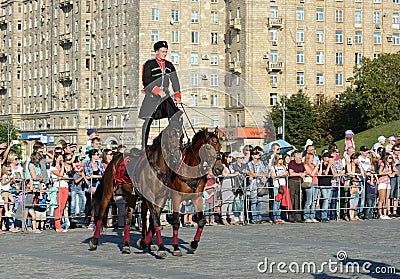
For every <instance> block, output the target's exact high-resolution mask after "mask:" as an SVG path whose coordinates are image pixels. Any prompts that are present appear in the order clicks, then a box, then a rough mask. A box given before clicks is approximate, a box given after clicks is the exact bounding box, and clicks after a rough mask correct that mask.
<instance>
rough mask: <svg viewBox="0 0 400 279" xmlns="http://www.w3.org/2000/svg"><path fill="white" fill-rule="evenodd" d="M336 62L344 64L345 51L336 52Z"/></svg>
mask: <svg viewBox="0 0 400 279" xmlns="http://www.w3.org/2000/svg"><path fill="white" fill-rule="evenodd" d="M335 63H336V65H343V52H336V55H335Z"/></svg>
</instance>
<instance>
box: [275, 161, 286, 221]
mask: <svg viewBox="0 0 400 279" xmlns="http://www.w3.org/2000/svg"><path fill="white" fill-rule="evenodd" d="M288 175H289V172H288V170H287V168H286V166H285V165H284V164H283V155H282V154H275V156H274V165H273V166H272V168H271V178H272V180H273V184H274V204H273V207H272V212H273V219H274V223H275V224H282V223H285V221H283V220H282V219H281V201H276V195H278V191H279V187H286V186H287V183H286V178H287V176H288Z"/></svg>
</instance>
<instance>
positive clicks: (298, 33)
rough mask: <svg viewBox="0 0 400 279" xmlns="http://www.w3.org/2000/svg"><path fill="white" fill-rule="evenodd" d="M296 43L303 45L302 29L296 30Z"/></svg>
mask: <svg viewBox="0 0 400 279" xmlns="http://www.w3.org/2000/svg"><path fill="white" fill-rule="evenodd" d="M296 42H297V43H303V42H304V29H297V30H296Z"/></svg>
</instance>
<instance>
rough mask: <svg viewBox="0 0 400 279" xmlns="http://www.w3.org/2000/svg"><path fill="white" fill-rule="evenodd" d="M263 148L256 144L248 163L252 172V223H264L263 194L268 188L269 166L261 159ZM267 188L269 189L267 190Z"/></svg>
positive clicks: (250, 172)
mask: <svg viewBox="0 0 400 279" xmlns="http://www.w3.org/2000/svg"><path fill="white" fill-rule="evenodd" d="M262 154H263V150H262V148H261V147H260V146H256V147H254V148H253V150H252V151H251V152H250V162H248V163H247V166H248V168H249V174H250V208H251V215H252V218H251V221H250V223H251V224H262V222H263V220H262V203H263V196H264V193H265V192H268V189H267V177H268V168H267V166H266V165H265V164H264V163H263V162H262V161H261V160H260V158H261V155H262ZM265 190H267V191H265Z"/></svg>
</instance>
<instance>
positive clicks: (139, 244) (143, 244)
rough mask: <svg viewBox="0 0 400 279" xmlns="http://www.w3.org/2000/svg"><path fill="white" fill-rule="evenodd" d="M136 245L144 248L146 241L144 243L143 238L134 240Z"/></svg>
mask: <svg viewBox="0 0 400 279" xmlns="http://www.w3.org/2000/svg"><path fill="white" fill-rule="evenodd" d="M136 245H137V247H139V249H142V250H144V249H146V247H147V245H146V243H144V241H143V239H138V241H137V242H136Z"/></svg>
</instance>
